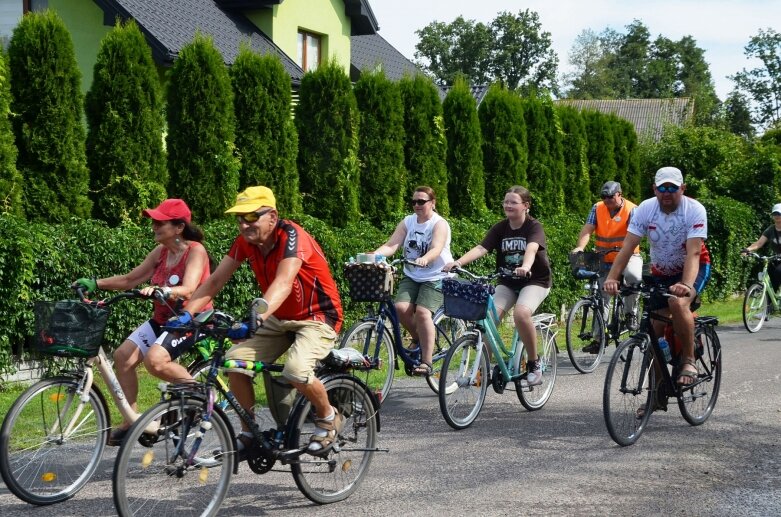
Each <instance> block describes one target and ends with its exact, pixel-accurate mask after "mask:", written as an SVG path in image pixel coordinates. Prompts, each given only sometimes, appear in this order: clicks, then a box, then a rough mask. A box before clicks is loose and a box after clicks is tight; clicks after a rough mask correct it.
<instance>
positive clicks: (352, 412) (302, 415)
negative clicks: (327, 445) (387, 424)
mask: <svg viewBox="0 0 781 517" xmlns="http://www.w3.org/2000/svg"><path fill="white" fill-rule="evenodd" d="M324 385H325V389H326V392H327V393H328V400H329V401H330V402H331V405H332V406H333V407H335V408H336V409H337V410H338V411H339V414H341V415H342V418H343V419H344V426H343V427H342V431H341V432H340V433H339V435H338V437H337V441H336V443H335V444H334V447H333V448H332V449H331V450H330V451H329V452H328V453H327V454H326V455H324V456H314V455H307V454H304V455H303V456H301V457H300V458H299V459H298V460H297V461H295V462H293V463H291V465H290V468H291V471H292V473H293V479H294V480H295V482H296V486H298V488H299V490H301V493H302V494H304V495H305V496H306V497H307V498H308V499H309V500H310V501H313V502H315V503H317V504H328V503H335V502H337V501H341V500H343V499H346V498H347V497H349V496H350V494H352V493H353V492H355V490H356V489H357V488H358V486H359V485H360V484H361V482H362V481H363V479H364V478H365V477H366V474H368V472H369V465H371V462H372V458H373V457H374V452H375V448H376V446H377V433H378V432H379V415H378V412H377V411H378V409H379V408H377V407H375V406H374V403H373V402H372V397H371V394H370V393H369V391H368V390H367V389H366V387H365V386H364V385H363V383H362V382H361V381H359V380H357V379H356V378H354V377H352V376H350V375H340V376H337V377H332V378H330V379H327V380H326V381H325V382H324ZM313 415H314V409H313V408H312V403H311V402H309V401H308V400H306V399H301V403H300V404H298V405H297V407H296V409H294V410H293V413H292V415H291V417H290V420H289V422H288V431H287V448H288V449H300V448H302V447H307V446H308V444H309V437H310V436H311V435H312V434H313V433H314V431H315V424H314V418H313Z"/></svg>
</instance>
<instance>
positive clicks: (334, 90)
mask: <svg viewBox="0 0 781 517" xmlns="http://www.w3.org/2000/svg"><path fill="white" fill-rule="evenodd" d="M296 127H297V128H298V136H299V142H300V151H299V153H298V170H299V171H300V174H301V191H302V193H303V197H304V198H303V205H304V211H305V212H306V213H307V214H309V215H312V216H314V217H317V218H319V219H323V220H324V221H325V222H327V223H330V224H333V225H335V226H339V227H344V226H345V225H346V224H347V222H348V221H355V220H356V219H357V217H358V213H359V212H358V185H359V184H360V176H359V172H360V171H359V166H358V131H359V114H358V108H357V106H356V102H355V95H354V94H353V91H352V85H351V84H350V78H349V77H347V74H345V72H344V70H343V69H342V67H341V66H339V64H337V63H336V62H335V61H333V60H331V61H329V62H327V63H325V64H323V65H320V66H319V67H318V68H317V70H315V71H314V72H308V73H307V74H305V75H304V77H303V79H302V80H301V90H300V101H299V103H298V106H296Z"/></svg>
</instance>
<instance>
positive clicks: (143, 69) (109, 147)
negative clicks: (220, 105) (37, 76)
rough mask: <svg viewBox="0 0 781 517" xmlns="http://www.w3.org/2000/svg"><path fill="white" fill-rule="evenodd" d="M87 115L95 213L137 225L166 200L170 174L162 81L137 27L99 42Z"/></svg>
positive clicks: (130, 26) (125, 28) (110, 220)
mask: <svg viewBox="0 0 781 517" xmlns="http://www.w3.org/2000/svg"><path fill="white" fill-rule="evenodd" d="M85 111H86V115H87V122H88V124H89V129H88V131H87V164H88V165H89V168H90V197H91V198H92V200H93V203H94V204H93V207H92V214H93V216H94V217H96V218H98V219H103V220H104V221H107V222H108V223H109V224H111V225H116V224H119V223H120V222H122V221H124V220H133V221H138V220H139V219H140V218H141V211H142V210H143V209H144V208H148V207H150V206H155V205H157V204H158V203H159V202H160V201H162V200H163V199H164V198H165V197H166V191H165V185H166V183H167V180H168V171H167V170H166V163H165V153H164V151H163V128H164V120H163V94H162V91H161V88H160V79H159V78H158V75H157V70H156V69H155V65H154V62H153V61H152V51H151V49H150V48H149V45H147V43H146V40H145V39H144V36H143V34H141V30H140V29H139V28H138V26H137V25H136V24H135V22H133V21H130V22H128V23H126V24H124V25H123V24H119V23H118V24H117V25H116V26H115V27H114V29H113V30H112V31H111V32H109V33H108V34H107V35H106V36H105V37H104V38H103V41H101V43H100V48H99V50H98V57H97V61H96V62H95V67H94V74H93V81H92V87H91V88H90V91H89V92H88V93H87V96H86V99H85ZM120 142H121V144H120Z"/></svg>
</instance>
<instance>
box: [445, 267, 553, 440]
mask: <svg viewBox="0 0 781 517" xmlns="http://www.w3.org/2000/svg"><path fill="white" fill-rule="evenodd" d="M453 271H454V272H456V273H458V274H464V275H467V276H469V277H470V278H471V279H472V281H471V282H470V281H464V280H456V279H450V280H448V281H443V286H442V291H443V293H444V295H445V313H446V314H448V315H449V316H450V317H451V318H457V319H463V320H466V321H468V322H469V324H468V327H467V331H466V333H465V334H464V335H463V336H461V337H460V338H459V339H458V341H456V342H455V344H454V345H453V346H452V347H451V348H450V350H449V351H448V353H447V355H446V356H445V359H444V361H443V362H442V371H441V373H440V378H439V407H440V410H441V411H442V416H443V417H444V418H445V421H446V422H447V423H448V425H450V427H452V428H453V429H465V428H467V427H469V426H470V425H471V424H472V422H474V421H475V419H476V418H477V416H478V415H479V414H480V410H481V409H482V407H483V403H484V402H485V396H486V392H487V390H488V386H489V385H490V386H491V387H492V388H493V390H494V391H495V392H496V393H499V394H501V393H503V392H504V391H505V389H506V388H507V385H508V384H509V383H513V384H514V386H515V392H516V395H517V396H518V399H519V400H520V402H521V404H522V405H523V407H525V408H526V409H527V410H529V411H534V410H537V409H540V408H542V407H543V406H544V405H545V403H546V402H547V401H548V399H549V398H550V396H551V393H553V386H554V384H555V383H556V359H557V358H556V354H557V353H558V349H557V348H556V334H557V333H558V327H557V325H556V316H555V315H553V314H537V315H535V316H533V318H532V320H533V322H534V325H535V327H536V328H537V338H538V339H537V349H538V354H537V355H538V360H539V362H540V368H541V369H542V374H543V376H542V384H539V385H536V386H528V385H525V384H524V382H523V381H525V380H526V375H527V371H526V363H527V352H526V348H525V347H524V346H523V343H522V342H521V340H520V337H519V336H518V332H517V331H514V332H513V337H512V342H511V345H510V346H509V347H508V346H507V345H505V343H504V341H503V340H502V337H501V335H500V333H499V329H498V328H497V325H496V321H497V320H498V313H497V310H496V306H495V305H494V299H493V285H491V284H490V282H491V281H493V280H494V279H496V278H499V277H500V276H507V277H512V275H511V274H510V273H509V272H508V271H500V272H497V273H494V274H491V275H487V276H478V275H475V274H473V273H470V272H469V271H467V270H465V269H463V268H454V269H453ZM492 360H493V361H494V362H495V363H496V364H495V366H494V367H493V369H491V364H490V362H491V361H492ZM451 386H452V387H454V388H452V387H451Z"/></svg>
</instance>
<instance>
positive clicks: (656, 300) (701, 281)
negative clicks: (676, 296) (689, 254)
mask: <svg viewBox="0 0 781 517" xmlns="http://www.w3.org/2000/svg"><path fill="white" fill-rule="evenodd" d="M710 274H711V267H710V264H700V270H699V272H698V273H697V278H695V279H694V285H693V286H692V287H693V288H694V291H695V292H696V296H694V299H692V303H691V310H696V309H697V308H698V307H699V306H700V305H702V301H701V300H700V293H702V291H703V289H705V286H706V285H708V280H710ZM682 277H683V273H681V274H678V275H673V276H654V277H653V281H654V283H655V284H656V285H659V286H663V287H670V286H671V285H673V284H677V283H678V282H680V281H681V278H682ZM647 303H648V307H647V310H649V311H656V310H659V309H666V308H667V306H668V305H667V298H666V297H664V296H662V295H660V294H657V293H655V292H654V293H653V294H652V295H651V298H650V299H649V300H648V302H647Z"/></svg>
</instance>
